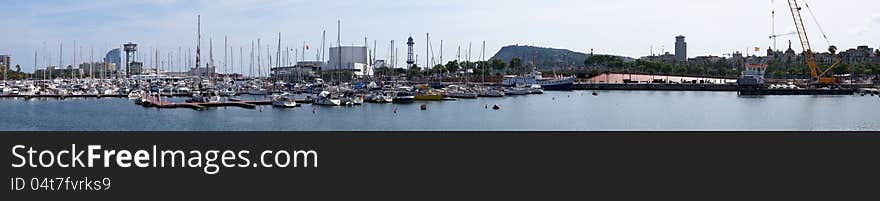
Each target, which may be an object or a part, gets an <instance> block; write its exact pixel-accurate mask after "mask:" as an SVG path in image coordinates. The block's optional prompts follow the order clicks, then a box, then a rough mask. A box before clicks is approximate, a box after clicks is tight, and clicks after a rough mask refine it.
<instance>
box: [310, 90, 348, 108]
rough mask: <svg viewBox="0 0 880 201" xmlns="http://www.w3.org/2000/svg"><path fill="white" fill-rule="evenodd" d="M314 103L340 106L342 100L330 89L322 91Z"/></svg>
mask: <svg viewBox="0 0 880 201" xmlns="http://www.w3.org/2000/svg"><path fill="white" fill-rule="evenodd" d="M312 103H313V104H315V105H326V106H340V105H342V100H340V99H339V98H336V97H333V96H332V95H331V94H330V92H329V91H322V92H321V93H320V94H318V96H317V97H315V98H314V99H313V100H312Z"/></svg>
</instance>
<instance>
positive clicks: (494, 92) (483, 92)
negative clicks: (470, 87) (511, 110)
mask: <svg viewBox="0 0 880 201" xmlns="http://www.w3.org/2000/svg"><path fill="white" fill-rule="evenodd" d="M504 95H505V94H504V91H502V90H498V89H495V88H483V89H479V90H477V96H480V97H504Z"/></svg>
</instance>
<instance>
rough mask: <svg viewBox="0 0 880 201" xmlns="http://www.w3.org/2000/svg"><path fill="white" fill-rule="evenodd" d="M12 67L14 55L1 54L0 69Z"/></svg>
mask: <svg viewBox="0 0 880 201" xmlns="http://www.w3.org/2000/svg"><path fill="white" fill-rule="evenodd" d="M11 67H12V56H10V55H0V70H9V68H11Z"/></svg>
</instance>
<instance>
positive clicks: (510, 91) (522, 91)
mask: <svg viewBox="0 0 880 201" xmlns="http://www.w3.org/2000/svg"><path fill="white" fill-rule="evenodd" d="M504 94H506V95H526V94H529V89H526V88H522V87H511V88H507V89H505V90H504Z"/></svg>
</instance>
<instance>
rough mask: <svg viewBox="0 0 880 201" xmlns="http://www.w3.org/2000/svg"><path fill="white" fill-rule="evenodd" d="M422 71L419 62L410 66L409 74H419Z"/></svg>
mask: <svg viewBox="0 0 880 201" xmlns="http://www.w3.org/2000/svg"><path fill="white" fill-rule="evenodd" d="M421 72H422V68H420V67H419V65H418V64H413V65H412V66H411V67H409V74H410V75H412V76H417V75H419V74H420V73H421Z"/></svg>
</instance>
